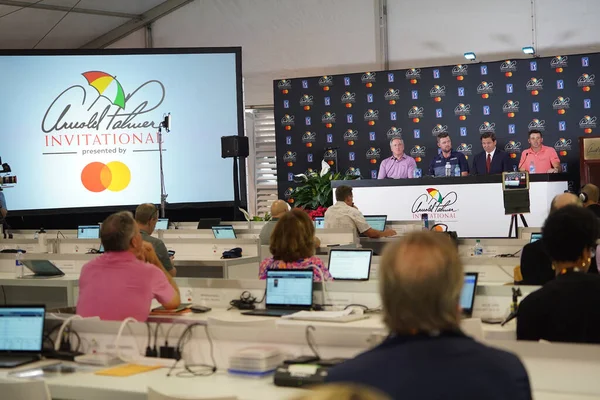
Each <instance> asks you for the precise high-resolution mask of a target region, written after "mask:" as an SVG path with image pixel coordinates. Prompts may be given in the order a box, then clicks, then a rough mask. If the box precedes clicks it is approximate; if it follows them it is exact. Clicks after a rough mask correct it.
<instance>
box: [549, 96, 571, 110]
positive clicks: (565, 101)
mask: <svg viewBox="0 0 600 400" xmlns="http://www.w3.org/2000/svg"><path fill="white" fill-rule="evenodd" d="M570 102H571V99H570V98H568V97H562V96H559V97H557V98H556V100H554V101H553V102H552V108H554V109H555V110H556V112H557V113H559V114H561V115H562V114H564V113H566V112H567V110H568V109H569V103H570Z"/></svg>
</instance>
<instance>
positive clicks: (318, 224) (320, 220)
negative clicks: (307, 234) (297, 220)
mask: <svg viewBox="0 0 600 400" xmlns="http://www.w3.org/2000/svg"><path fill="white" fill-rule="evenodd" d="M323 228H325V217H315V229H323Z"/></svg>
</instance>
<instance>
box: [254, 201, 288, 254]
mask: <svg viewBox="0 0 600 400" xmlns="http://www.w3.org/2000/svg"><path fill="white" fill-rule="evenodd" d="M289 210H290V206H289V205H288V203H286V202H285V201H283V200H275V201H274V202H273V203H272V204H271V220H270V221H267V223H266V224H265V225H264V226H263V227H262V229H261V230H260V235H258V238H259V239H260V244H261V246H264V245H268V244H269V242H270V240H271V232H273V228H275V224H277V221H279V218H281V216H282V215H283V214H285V213H286V212H288V211H289Z"/></svg>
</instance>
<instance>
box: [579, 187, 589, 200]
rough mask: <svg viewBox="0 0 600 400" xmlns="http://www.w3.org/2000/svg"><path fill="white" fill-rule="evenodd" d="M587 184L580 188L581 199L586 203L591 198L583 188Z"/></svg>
mask: <svg viewBox="0 0 600 400" xmlns="http://www.w3.org/2000/svg"><path fill="white" fill-rule="evenodd" d="M585 186H586V185H583V186H582V187H581V190H580V193H579V200H581V202H582V203H585V202H587V201H588V200H589V196H588V194H587V193H585V192H584V191H583V189H585Z"/></svg>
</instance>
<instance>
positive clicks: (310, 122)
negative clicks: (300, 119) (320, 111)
mask: <svg viewBox="0 0 600 400" xmlns="http://www.w3.org/2000/svg"><path fill="white" fill-rule="evenodd" d="M304 124H305V125H306V126H310V125H311V124H312V119H311V118H310V117H306V118H304Z"/></svg>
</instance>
